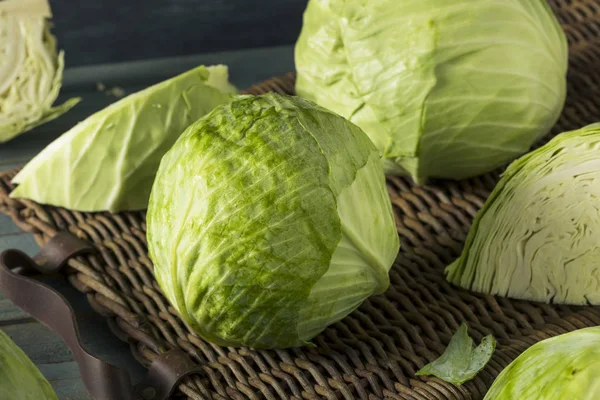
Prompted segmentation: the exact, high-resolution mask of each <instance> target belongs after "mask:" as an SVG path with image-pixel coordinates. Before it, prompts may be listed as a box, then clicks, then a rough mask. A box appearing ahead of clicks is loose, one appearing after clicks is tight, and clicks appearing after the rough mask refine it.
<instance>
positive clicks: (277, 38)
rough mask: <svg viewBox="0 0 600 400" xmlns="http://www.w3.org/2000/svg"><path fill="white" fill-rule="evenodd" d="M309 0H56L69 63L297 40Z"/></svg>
mask: <svg viewBox="0 0 600 400" xmlns="http://www.w3.org/2000/svg"><path fill="white" fill-rule="evenodd" d="M306 3H307V0H145V1H141V0H50V4H51V6H52V11H53V15H54V18H53V20H54V28H53V32H54V33H55V34H56V36H57V38H58V41H59V47H60V48H62V49H64V50H65V52H66V64H67V67H73V66H82V65H90V64H99V63H113V62H121V61H133V60H141V59H149V58H159V57H171V56H182V55H190V54H198V53H205V52H215V51H223V50H237V49H247V48H256V47H270V46H279V45H289V44H293V43H295V41H296V38H297V37H298V34H299V33H300V27H301V26H302V13H303V11H304V9H305V8H306Z"/></svg>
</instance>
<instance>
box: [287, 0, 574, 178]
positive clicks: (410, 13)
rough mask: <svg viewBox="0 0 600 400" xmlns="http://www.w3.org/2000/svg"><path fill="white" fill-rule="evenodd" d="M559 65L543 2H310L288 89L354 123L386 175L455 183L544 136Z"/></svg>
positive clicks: (555, 29) (561, 77) (552, 115)
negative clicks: (376, 151)
mask: <svg viewBox="0 0 600 400" xmlns="http://www.w3.org/2000/svg"><path fill="white" fill-rule="evenodd" d="M567 58H568V52H567V40H566V38H565V35H564V33H563V31H562V30H561V27H560V25H559V23H558V21H557V20H556V18H555V16H554V14H553V13H552V10H551V9H550V7H549V6H548V3H547V2H546V0H372V1H365V0H310V1H309V4H308V8H307V9H306V12H305V14H304V25H303V28H302V33H301V35H300V38H299V39H298V42H297V45H296V69H297V71H298V79H297V85H296V91H297V93H298V94H299V95H300V96H302V97H305V98H307V99H310V100H313V101H315V102H317V103H318V104H319V105H321V106H323V107H325V108H328V109H330V110H332V111H334V112H337V113H338V114H340V115H342V116H344V117H346V118H348V119H350V121H352V122H354V123H355V124H356V125H358V126H360V127H361V128H362V129H363V130H364V131H365V133H367V135H369V137H370V138H371V140H372V141H373V143H375V145H376V146H377V147H378V148H379V149H380V150H381V152H382V153H383V155H384V156H385V159H386V162H385V167H386V172H388V173H394V174H407V175H410V176H412V178H413V179H414V180H415V181H416V182H418V183H423V182H426V181H427V179H428V178H431V177H436V178H451V179H462V178H467V177H472V176H476V175H479V174H482V173H484V172H487V171H490V170H493V169H494V168H496V167H499V166H501V165H505V164H506V163H508V162H510V161H512V160H514V159H515V158H516V157H518V156H520V155H522V154H523V153H525V152H526V151H528V150H529V148H530V146H531V145H532V144H533V143H534V142H535V141H536V139H538V138H540V137H541V136H543V135H544V134H546V133H548V132H549V131H550V129H551V127H552V126H553V124H554V123H555V122H556V120H557V118H558V116H559V114H560V112H561V110H562V108H563V104H564V100H565V92H566V71H567Z"/></svg>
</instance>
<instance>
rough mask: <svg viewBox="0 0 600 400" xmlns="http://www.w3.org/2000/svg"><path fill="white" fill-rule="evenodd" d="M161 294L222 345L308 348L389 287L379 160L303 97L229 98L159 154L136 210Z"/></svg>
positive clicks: (390, 239) (391, 228)
mask: <svg viewBox="0 0 600 400" xmlns="http://www.w3.org/2000/svg"><path fill="white" fill-rule="evenodd" d="M147 225H148V226H147V229H148V230H147V232H148V233H147V237H148V249H149V254H150V257H151V259H152V261H153V262H154V268H155V275H156V279H157V280H158V283H159V284H160V287H161V288H162V290H163V292H164V294H165V295H166V297H167V298H168V299H169V300H170V301H171V303H172V304H173V306H174V307H175V308H176V309H177V311H178V312H179V313H180V315H181V316H182V318H183V319H184V320H185V321H186V322H187V323H188V324H189V325H190V326H191V327H192V328H193V329H194V330H196V332H197V333H198V334H199V335H200V336H201V337H203V338H205V339H206V340H209V341H212V342H214V343H217V344H219V345H223V346H250V347H256V348H286V347H295V346H301V345H305V344H308V342H309V340H310V339H312V338H313V337H314V336H316V335H317V334H318V333H319V332H321V331H322V330H324V329H325V327H327V326H328V325H330V324H332V323H334V322H336V321H338V320H340V319H342V318H343V317H345V316H346V315H347V314H349V313H350V312H351V311H353V310H354V309H356V308H357V307H358V306H359V305H360V304H361V303H362V302H363V300H365V299H366V298H367V297H369V296H370V295H372V294H374V293H382V292H383V291H385V290H386V289H387V288H388V286H389V276H388V272H389V269H390V267H391V265H392V263H393V261H394V259H395V257H396V255H397V253H398V248H399V240H398V235H397V233H396V229H395V223H394V217H393V213H392V207H391V202H390V199H389V197H388V193H387V190H386V185H385V177H384V174H383V169H382V167H381V160H380V155H379V152H378V151H377V149H376V148H375V147H374V146H373V144H372V143H371V142H370V140H369V138H368V137H367V136H366V135H365V134H364V133H363V132H362V131H361V130H360V128H358V127H357V126H355V125H353V124H351V123H349V122H348V121H347V120H345V119H344V118H342V117H340V116H338V115H336V114H333V113H331V112H329V111H327V110H325V109H323V108H321V107H318V106H316V105H315V104H313V103H312V102H309V101H306V100H302V99H299V98H295V97H290V96H281V95H276V94H267V95H263V96H258V97H255V96H251V95H244V96H239V97H237V98H235V99H234V100H232V101H231V102H229V103H226V104H225V105H221V106H218V107H217V108H216V109H215V110H213V111H212V112H211V113H210V114H208V115H207V116H205V117H203V118H201V119H200V120H198V121H197V122H196V123H194V124H192V125H191V126H190V127H189V128H188V129H187V130H186V131H185V132H184V133H183V134H182V136H181V137H180V138H179V139H178V141H177V142H176V143H175V145H174V146H173V148H172V149H171V150H170V151H169V152H168V153H167V154H166V155H165V157H164V158H163V160H162V162H161V164H160V167H159V170H158V174H157V176H156V181H155V183H154V187H153V188H152V193H151V196H150V204H149V208H148V213H147Z"/></svg>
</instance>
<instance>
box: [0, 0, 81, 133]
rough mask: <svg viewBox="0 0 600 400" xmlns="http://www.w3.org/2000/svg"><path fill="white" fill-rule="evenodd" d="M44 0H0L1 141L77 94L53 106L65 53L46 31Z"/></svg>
mask: <svg viewBox="0 0 600 400" xmlns="http://www.w3.org/2000/svg"><path fill="white" fill-rule="evenodd" d="M50 17H51V13H50V7H49V5H48V2H47V1H46V0H18V1H17V0H4V1H0V143H2V142H6V141H8V140H10V139H13V138H14V137H16V136H18V135H20V134H22V133H24V132H27V131H29V130H31V129H33V128H35V127H36V126H39V125H41V124H43V123H46V122H48V121H51V120H53V119H55V118H57V117H59V116H60V115H62V114H64V113H65V112H67V111H69V110H70V109H71V108H72V107H73V106H75V105H76V104H77V103H78V102H79V101H80V99H78V98H73V99H70V100H67V101H66V102H65V103H63V104H62V105H59V106H56V107H53V106H52V105H53V103H54V101H55V100H56V98H57V97H58V93H59V91H60V88H61V84H62V77H63V69H64V53H63V52H62V51H61V52H57V46H56V39H55V38H54V36H52V34H51V33H50V23H49V20H48V19H49V18H50Z"/></svg>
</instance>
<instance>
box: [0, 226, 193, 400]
mask: <svg viewBox="0 0 600 400" xmlns="http://www.w3.org/2000/svg"><path fill="white" fill-rule="evenodd" d="M93 252H95V249H94V248H93V247H92V246H91V245H90V244H88V243H87V242H85V241H83V240H81V239H79V238H77V237H75V236H73V235H72V234H70V233H68V232H61V233H59V234H57V235H56V236H55V237H53V238H52V239H51V240H50V241H49V242H48V243H47V244H46V246H44V247H43V248H42V250H41V251H40V253H39V254H38V255H37V256H35V257H34V258H33V259H32V258H31V257H29V256H28V255H27V254H25V253H23V252H21V251H19V250H14V249H11V250H6V251H4V252H2V253H0V291H1V292H2V293H3V294H4V296H5V297H6V298H8V299H9V300H10V301H12V302H13V303H14V304H16V305H17V306H18V307H20V308H21V309H23V311H25V312H26V313H28V314H29V315H31V316H32V317H33V318H35V319H37V320H38V321H40V322H41V323H42V324H44V325H46V326H47V327H48V328H50V329H52V330H53V331H54V332H56V333H57V334H58V335H60V337H61V338H62V339H63V340H64V342H65V343H66V344H67V345H68V346H69V348H70V349H71V351H72V352H73V356H74V357H75V360H76V361H77V364H78V366H79V370H80V373H81V378H82V379H83V382H84V383H85V386H86V388H87V390H88V392H89V394H90V396H91V397H92V398H93V399H95V400H139V399H142V400H167V399H168V398H169V397H170V396H171V395H172V393H173V391H174V390H175V388H176V387H177V385H178V384H179V382H180V381H181V380H182V379H183V378H185V377H186V376H188V375H190V374H192V373H197V372H199V367H198V366H197V365H195V364H194V363H193V362H192V361H191V360H190V359H189V358H188V356H187V354H186V353H184V352H183V351H181V350H178V349H175V350H171V351H168V352H165V353H163V354H161V355H160V356H159V357H157V358H156V359H155V360H154V361H153V362H152V365H151V366H150V369H149V371H148V375H147V376H146V378H145V379H144V380H143V381H142V382H141V383H139V384H137V385H135V386H134V385H132V383H131V378H130V376H129V373H128V372H127V371H126V370H124V369H122V368H119V367H117V366H115V365H112V364H109V363H107V362H105V361H102V360H100V359H99V358H97V357H95V356H93V355H92V354H90V353H89V352H87V351H86V350H85V348H84V347H83V344H82V342H81V337H80V335H79V329H78V327H77V321H76V319H75V313H74V312H73V309H72V307H71V306H70V304H69V302H68V301H67V299H65V298H64V297H63V296H62V295H61V294H60V293H58V292H57V291H56V290H54V289H52V288H51V287H49V286H47V285H45V284H43V283H41V282H39V281H37V280H35V279H33V278H31V277H27V276H25V275H24V274H25V273H28V272H35V271H37V272H41V273H43V274H48V273H53V272H57V271H59V270H60V269H61V268H63V267H64V266H65V265H66V263H67V262H68V260H69V259H70V258H72V257H75V256H79V255H83V254H89V253H93Z"/></svg>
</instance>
